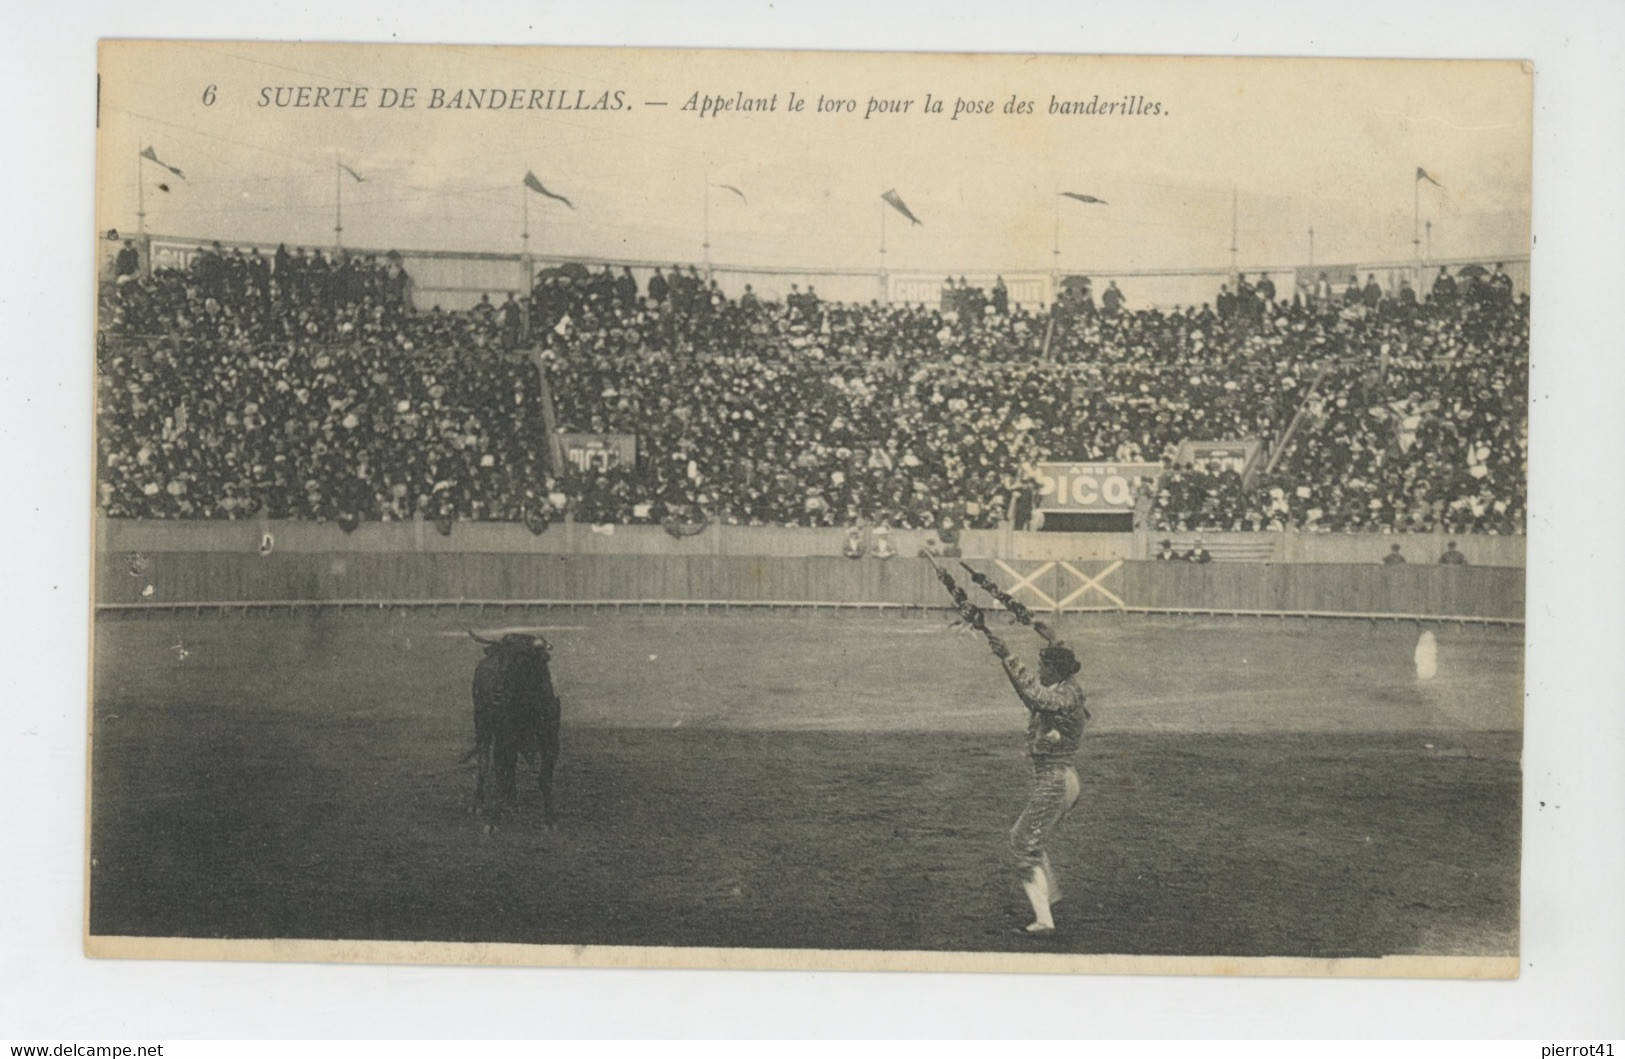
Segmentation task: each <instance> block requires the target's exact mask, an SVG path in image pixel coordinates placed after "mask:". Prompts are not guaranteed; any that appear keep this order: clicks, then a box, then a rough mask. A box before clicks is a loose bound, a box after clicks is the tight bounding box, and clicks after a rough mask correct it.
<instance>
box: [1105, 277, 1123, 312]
mask: <svg viewBox="0 0 1625 1059" xmlns="http://www.w3.org/2000/svg"><path fill="white" fill-rule="evenodd" d="M1100 307H1101V309H1102V310H1104V311H1105V313H1106V315H1107V316H1116V315H1117V314H1118V313H1120V312H1122V311H1123V292H1122V291H1120V290H1118V289H1117V281H1116V280H1109V281H1107V283H1106V293H1104V294H1102V295H1101V296H1100Z"/></svg>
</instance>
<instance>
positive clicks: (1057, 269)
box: [1050, 187, 1061, 282]
mask: <svg viewBox="0 0 1625 1059" xmlns="http://www.w3.org/2000/svg"><path fill="white" fill-rule="evenodd" d="M1054 253H1055V264H1054V265H1053V266H1052V267H1051V268H1050V273H1051V281H1052V282H1053V281H1054V280H1055V279H1058V278H1059V277H1060V275H1061V189H1060V188H1059V187H1057V188H1056V189H1055V251H1054Z"/></svg>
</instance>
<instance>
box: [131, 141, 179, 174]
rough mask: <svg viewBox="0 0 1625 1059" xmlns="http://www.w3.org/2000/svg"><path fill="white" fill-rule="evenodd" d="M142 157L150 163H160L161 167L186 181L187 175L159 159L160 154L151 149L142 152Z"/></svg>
mask: <svg viewBox="0 0 1625 1059" xmlns="http://www.w3.org/2000/svg"><path fill="white" fill-rule="evenodd" d="M141 157H142V158H145V159H146V160H147V161H149V162H156V163H158V164H159V165H161V166H163V167H164V168H165V169H167V170H169V171H170V172H171V173H174V174H175V175H176V176H178V177H180V178H181V179H182V180H185V179H186V174H185V173H183V172H181V171H180V170H179V169H176V168H175V167H174V166H172V165H170V164H169V163H168V162H165V161H163V160H161V159H160V158H159V157H158V152H157V151H154V150H153V149H152V148H151V147H148V148H147V149H146V150H145V151H142V152H141Z"/></svg>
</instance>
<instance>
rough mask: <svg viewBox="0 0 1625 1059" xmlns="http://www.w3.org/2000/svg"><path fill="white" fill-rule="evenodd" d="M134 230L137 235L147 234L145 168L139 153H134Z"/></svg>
mask: <svg viewBox="0 0 1625 1059" xmlns="http://www.w3.org/2000/svg"><path fill="white" fill-rule="evenodd" d="M135 230H136V234H137V235H146V234H147V167H146V166H144V165H142V164H141V152H140V151H136V153H135Z"/></svg>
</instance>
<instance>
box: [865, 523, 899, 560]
mask: <svg viewBox="0 0 1625 1059" xmlns="http://www.w3.org/2000/svg"><path fill="white" fill-rule="evenodd" d="M869 554H870V555H873V556H874V557H875V558H876V559H890V558H892V557H893V556H895V555H896V554H897V547H896V545H894V544H892V542H891V530H889V529H887V528H886V527H885V526H876V527H875V535H874V545H873V546H872V547H871V548H870V549H869Z"/></svg>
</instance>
